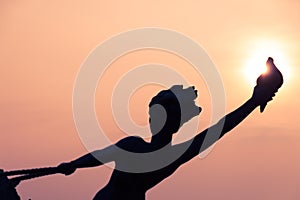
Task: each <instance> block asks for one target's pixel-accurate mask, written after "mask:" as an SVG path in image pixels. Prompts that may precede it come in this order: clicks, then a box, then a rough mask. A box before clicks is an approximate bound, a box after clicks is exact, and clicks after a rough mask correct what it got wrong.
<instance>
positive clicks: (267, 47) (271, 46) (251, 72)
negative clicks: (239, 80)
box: [243, 41, 289, 84]
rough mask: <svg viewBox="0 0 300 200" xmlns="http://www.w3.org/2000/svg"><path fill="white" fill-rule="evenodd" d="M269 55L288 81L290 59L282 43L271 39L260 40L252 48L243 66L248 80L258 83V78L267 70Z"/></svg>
mask: <svg viewBox="0 0 300 200" xmlns="http://www.w3.org/2000/svg"><path fill="white" fill-rule="evenodd" d="M268 57H272V58H273V59H274V64H275V65H276V66H277V68H278V69H279V70H280V71H281V73H282V75H283V78H284V80H285V81H286V80H287V79H288V78H289V64H288V60H287V59H286V56H285V53H284V51H283V48H282V47H281V46H280V44H279V43H276V42H271V41H260V42H259V43H257V44H256V45H255V46H254V48H252V49H251V52H250V54H249V57H248V59H247V60H246V63H245V67H244V68H243V73H244V75H245V77H246V79H247V82H248V81H250V82H251V83H252V84H256V79H257V78H258V77H259V76H260V75H261V74H262V73H265V72H266V70H267V68H266V61H267V59H268Z"/></svg>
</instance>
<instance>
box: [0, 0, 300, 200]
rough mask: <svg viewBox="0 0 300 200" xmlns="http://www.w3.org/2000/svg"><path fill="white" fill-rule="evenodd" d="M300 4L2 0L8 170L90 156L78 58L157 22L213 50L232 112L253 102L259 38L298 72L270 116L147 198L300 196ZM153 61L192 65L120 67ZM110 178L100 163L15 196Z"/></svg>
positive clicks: (134, 60) (146, 56) (205, 103)
mask: <svg viewBox="0 0 300 200" xmlns="http://www.w3.org/2000/svg"><path fill="white" fill-rule="evenodd" d="M299 8H300V2H299V1H297V0H273V1H271V0H266V1H259V0H252V1H238V0H231V1H223V2H218V1H196V0H195V1H185V2H183V1H174V0H173V1H169V0H166V1H147V2H146V1H137V0H134V1H133V0H132V1H120V2H116V1H106V2H101V1H85V2H83V1H82V2H81V3H80V2H78V1H76V2H75V1H51V2H50V1H34V0H28V1H23V2H20V1H8V0H4V1H1V2H0V44H1V46H0V63H1V68H0V70H1V71H0V77H1V83H2V84H1V85H0V91H1V98H0V107H1V112H0V119H1V120H0V124H1V125H0V127H1V140H0V149H1V151H0V167H1V168H4V169H6V170H11V169H20V168H32V167H42V166H53V165H57V164H59V163H60V162H63V161H69V160H71V159H74V158H76V157H78V156H79V155H82V154H84V153H86V149H85V148H84V146H83V145H82V144H81V141H80V139H79V136H78V134H77V132H76V128H75V125H74V122H73V115H72V90H73V84H74V81H75V78H76V74H77V72H78V70H79V68H80V65H81V63H82V62H83V60H84V59H85V58H86V56H87V55H88V54H89V52H90V51H92V50H93V49H94V48H95V47H96V46H97V45H98V44H100V43H101V42H103V41H104V40H105V39H108V38H109V37H111V36H113V35H115V34H117V33H120V32H123V31H127V30H130V29H134V28H141V27H160V28H167V29H172V30H175V31H178V32H181V33H183V34H185V35H186V36H188V37H191V38H193V40H195V41H196V42H198V43H199V44H201V45H202V46H203V47H204V48H205V50H206V51H207V53H208V54H209V55H210V57H211V58H212V60H213V62H214V63H215V64H216V66H217V68H218V70H219V72H220V74H221V76H222V79H223V82H224V87H225V92H226V102H227V107H226V110H227V111H231V110H233V109H234V108H236V107H237V106H239V105H240V104H241V103H242V102H244V101H245V100H246V99H247V98H248V97H249V96H250V95H251V88H252V87H253V86H254V84H255V83H251V82H249V81H248V79H247V77H246V76H245V75H244V74H243V73H241V68H243V67H244V66H245V64H246V60H247V59H249V57H250V56H251V53H253V51H255V49H254V46H255V45H254V44H256V43H257V42H258V41H269V40H271V41H276V42H277V43H279V44H280V46H282V48H281V51H283V52H284V54H285V57H286V59H287V62H288V65H289V66H288V68H289V70H290V77H289V78H288V79H287V80H286V82H285V83H284V86H283V87H282V89H280V91H279V93H278V94H277V95H276V98H275V100H274V101H273V102H271V103H270V104H268V106H267V108H266V110H265V112H264V113H263V114H260V113H259V111H258V110H256V111H255V112H254V113H252V115H251V116H250V117H249V118H247V120H246V121H245V122H243V123H242V124H241V125H240V126H239V127H238V128H236V129H235V130H233V131H232V132H231V133H229V134H228V136H226V137H225V138H224V139H222V141H220V142H219V143H218V144H217V145H216V146H215V148H214V149H213V151H212V152H211V154H209V156H208V157H206V158H204V159H200V158H196V159H194V160H193V161H191V162H190V163H188V164H186V165H184V166H182V167H181V168H180V169H179V170H178V171H177V172H176V173H175V174H174V175H173V176H172V177H170V178H168V179H166V180H165V181H163V182H162V183H161V184H159V185H158V186H156V187H155V188H154V189H152V190H151V191H149V192H148V193H147V199H149V200H154V199H169V198H172V199H183V198H188V199H199V198H202V199H207V200H210V199H211V200H215V199H221V198H222V199H249V200H250V199H272V200H277V199H278V200H279V199H299V198H300V193H299V188H298V185H300V172H299V167H300V160H299V155H300V136H298V133H299V132H300V126H299V119H298V115H297V114H298V113H299V112H300V109H299V107H298V106H297V105H298V100H297V99H296V95H297V92H299V86H298V85H299V81H298V80H297V74H299V69H298V66H300V59H299V58H298V55H300V48H299V47H300V39H299V35H300V28H299V27H300V24H299V19H300V13H299ZM274 59H275V61H276V58H274ZM147 62H158V63H164V64H169V65H170V66H173V67H174V68H175V67H180V66H181V67H183V66H187V65H188V64H187V63H185V62H184V61H182V60H180V59H179V58H178V57H176V56H174V55H169V54H166V53H163V52H157V51H144V52H136V53H133V54H130V55H127V56H124V57H122V58H120V59H119V60H118V61H116V62H115V63H114V64H113V66H116V67H117V66H123V65H127V66H129V67H130V66H133V65H136V64H143V63H147ZM278 67H279V68H280V66H278ZM108 78H109V75H108ZM111 78H113V77H111ZM192 79H193V78H192ZM192 82H193V81H192ZM195 84H196V86H197V87H199V88H200V89H202V91H200V96H199V100H198V103H199V104H200V105H201V106H202V107H203V108H204V111H203V114H202V115H201V116H200V120H201V121H203V123H202V124H201V127H204V126H205V125H207V124H208V123H209V121H208V120H207V118H208V117H209V116H210V114H211V113H209V110H210V106H211V105H209V102H210V101H209V94H208V92H207V91H206V90H205V87H203V86H202V83H201V81H200V80H199V82H197V83H195ZM202 87H203V88H202ZM154 89H155V88H154ZM156 89H157V88H156ZM155 92H156V91H155ZM147 94H148V93H147ZM148 96H149V94H148ZM141 97H142V95H139V94H138V93H137V94H136V96H133V98H136V99H137V100H140V101H139V103H137V106H140V107H141V109H138V110H137V109H136V108H133V106H132V105H131V107H132V113H133V118H134V119H135V120H137V123H140V124H145V123H146V122H147V115H146V114H147V111H146V110H145V109H146V108H147V102H148V101H149V98H150V96H149V98H148V97H147V98H148V99H142V98H141ZM96 100H97V103H96V107H97V112H98V113H97V114H98V116H99V118H100V119H102V118H103V120H104V121H105V120H108V122H107V123H106V124H110V123H111V122H109V120H110V115H111V113H110V111H109V109H106V110H102V109H103V104H101V102H103V103H105V102H104V100H102V99H101V94H99V93H97V95H96ZM101 106H102V107H101ZM144 111H145V112H144ZM103 116H105V117H103ZM106 116H107V117H106ZM108 128H110V129H111V130H113V131H116V132H114V133H113V134H116V135H113V134H112V136H111V138H112V140H114V141H115V140H117V139H120V138H121V137H123V136H122V134H121V133H120V132H119V133H118V130H117V129H116V128H114V127H113V125H111V127H110V126H109V127H108ZM137 134H138V133H137ZM110 173H111V169H109V168H108V167H99V168H94V169H84V170H79V171H77V172H76V173H75V174H74V175H72V176H70V177H64V176H62V175H54V176H49V177H45V178H40V179H36V180H32V181H26V182H23V183H21V185H20V186H18V192H19V194H20V195H21V197H22V198H24V199H28V198H31V199H43V200H48V199H49V200H50V199H74V200H75V199H78V200H81V199H91V198H92V197H93V196H94V194H95V193H96V191H98V189H99V188H100V187H102V186H103V185H104V184H105V183H106V182H107V180H108V178H109V176H110Z"/></svg>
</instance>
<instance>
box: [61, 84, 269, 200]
mask: <svg viewBox="0 0 300 200" xmlns="http://www.w3.org/2000/svg"><path fill="white" fill-rule="evenodd" d="M273 96H274V93H273V92H272V91H270V89H269V87H255V88H254V92H253V95H252V97H251V98H250V99H249V100H247V101H246V102H245V103H244V104H243V105H241V106H240V107H239V108H237V109H236V110H234V111H233V112H231V113H229V114H228V115H226V116H225V117H224V118H222V119H221V120H220V121H219V122H218V123H217V124H215V125H214V126H212V127H210V129H206V130H204V131H203V132H201V133H200V134H198V135H196V136H195V137H194V138H193V139H191V140H189V141H187V142H184V143H181V144H177V145H172V144H171V143H172V135H173V134H174V133H176V132H177V131H178V130H179V128H180V127H181V126H182V125H183V124H184V123H185V122H187V121H189V120H190V119H191V118H193V117H194V116H196V115H198V114H199V113H200V112H201V108H200V107H198V106H196V105H195V102H194V100H195V98H196V97H197V90H195V88H194V87H189V88H186V89H183V87H182V86H179V85H177V86H173V87H172V88H170V89H169V90H163V91H161V92H159V93H158V94H157V95H156V96H155V97H153V99H152V100H151V102H150V104H149V107H150V111H149V115H150V118H149V122H150V129H151V132H152V134H153V136H152V138H151V142H149V143H148V142H146V141H144V140H143V139H142V138H140V137H133V136H130V137H126V138H124V139H121V140H120V141H119V142H117V143H116V144H115V145H111V146H109V147H107V148H104V149H102V150H97V151H94V152H92V153H89V154H86V155H84V156H82V157H80V158H78V159H76V160H74V161H71V162H69V163H62V164H60V165H59V166H58V169H59V170H60V172H61V173H63V174H65V175H70V174H72V173H73V172H74V171H75V170H76V169H77V168H86V167H96V166H100V165H102V164H104V163H107V162H111V161H114V162H115V169H114V171H113V173H112V176H111V178H110V180H109V182H108V184H107V185H106V186H105V187H104V188H103V189H101V190H100V191H99V192H98V193H97V194H96V196H95V197H94V200H100V199H101V200H106V199H109V200H117V199H118V200H119V199H131V200H143V199H145V194H146V192H147V191H148V190H149V189H150V188H152V187H154V186H155V185H157V184H158V183H159V182H161V181H162V180H164V179H165V178H167V177H168V176H170V175H171V174H173V173H174V172H175V171H176V169H178V168H179V166H181V165H182V164H184V163H185V162H187V161H189V160H191V159H192V158H193V157H195V156H196V155H198V154H199V153H200V151H201V150H204V149H206V148H207V147H209V146H210V145H212V144H213V143H214V142H216V141H217V140H218V139H220V138H221V137H222V136H223V135H224V134H225V133H227V132H228V131H230V130H231V129H233V128H234V127H236V126H237V125H238V124H239V123H240V122H241V121H243V120H244V119H245V118H246V117H247V116H248V115H249V114H250V113H251V112H252V111H253V110H254V109H255V108H256V107H257V106H259V105H262V104H264V103H266V102H268V101H271V100H272V97H273ZM161 106H162V107H163V108H164V109H165V111H166V115H167V117H166V119H164V118H163V117H162V116H164V113H163V111H161V109H160V108H162V107H161ZM161 121H164V123H163V125H161V124H162V123H161ZM222 124H224V127H223V129H221V132H220V133H214V132H211V131H209V130H218V128H219V127H222ZM208 133H209V134H216V135H215V137H212V138H215V139H213V140H210V141H209V142H205V143H204V139H205V137H206V135H207V134H208ZM202 145H205V146H204V148H203V146H202ZM162 148H163V149H165V151H163V153H159V154H158V155H154V156H153V155H152V154H151V152H155V151H158V150H160V149H162ZM120 149H122V150H126V151H129V152H133V153H138V154H141V156H140V157H139V158H138V159H134V158H128V157H124V156H122V152H121V150H120ZM170 157H171V160H172V159H173V161H172V162H170V163H166V164H165V165H164V166H162V167H161V168H157V169H156V168H155V167H153V169H154V168H155V170H148V169H147V166H148V165H152V166H155V164H156V163H160V162H164V161H165V159H168V158H170ZM157 166H159V165H157Z"/></svg>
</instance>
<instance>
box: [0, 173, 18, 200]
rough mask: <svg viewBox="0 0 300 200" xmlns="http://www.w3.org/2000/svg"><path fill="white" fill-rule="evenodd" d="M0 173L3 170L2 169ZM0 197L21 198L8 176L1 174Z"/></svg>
mask: <svg viewBox="0 0 300 200" xmlns="http://www.w3.org/2000/svg"><path fill="white" fill-rule="evenodd" d="M0 173H3V170H2V169H0ZM0 199H1V200H20V197H19V195H18V193H17V191H16V189H15V187H14V185H13V184H12V183H11V182H10V181H9V179H8V178H7V177H6V176H0Z"/></svg>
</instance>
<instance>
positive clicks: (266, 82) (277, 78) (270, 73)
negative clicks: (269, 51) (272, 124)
mask: <svg viewBox="0 0 300 200" xmlns="http://www.w3.org/2000/svg"><path fill="white" fill-rule="evenodd" d="M266 65H267V72H266V73H264V74H262V75H260V76H259V77H258V78H257V81H256V83H257V86H258V87H267V88H269V91H271V92H273V93H276V92H277V90H278V89H279V88H280V87H281V85H282V84H283V76H282V74H281V72H280V71H279V70H278V69H277V67H276V66H275V64H274V60H273V58H271V57H269V58H268V60H267V63H266ZM266 106H267V102H265V103H263V104H262V105H260V112H263V111H264V109H265V107H266Z"/></svg>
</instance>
